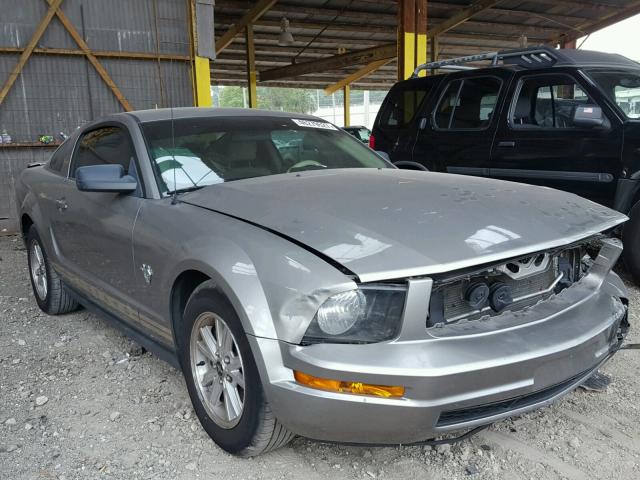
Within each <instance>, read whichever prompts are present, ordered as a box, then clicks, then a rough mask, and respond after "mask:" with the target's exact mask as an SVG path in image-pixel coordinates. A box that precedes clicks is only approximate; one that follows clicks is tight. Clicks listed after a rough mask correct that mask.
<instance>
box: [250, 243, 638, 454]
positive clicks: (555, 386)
mask: <svg viewBox="0 0 640 480" xmlns="http://www.w3.org/2000/svg"><path fill="white" fill-rule="evenodd" d="M603 251H604V255H605V257H606V255H607V250H606V249H603ZM609 253H610V255H609V257H608V258H601V259H599V262H600V265H598V264H596V265H594V268H593V269H592V271H591V273H590V274H589V275H587V276H586V277H585V278H584V279H583V280H581V281H580V282H579V283H577V284H575V285H573V286H572V287H571V288H569V289H566V290H564V291H563V292H562V293H560V294H559V295H556V296H555V297H553V298H552V299H549V300H547V301H545V302H542V303H540V304H538V305H536V306H535V307H532V308H530V309H528V310H525V311H521V312H516V313H505V314H503V315H500V316H497V317H493V318H491V319H489V320H482V321H475V322H467V324H465V325H460V324H458V325H451V326H445V327H443V328H439V329H435V330H434V329H429V330H427V329H426V327H425V319H424V316H421V317H418V318H413V319H412V318H408V317H407V315H408V314H409V315H412V311H413V310H412V309H411V308H409V305H408V307H407V310H406V312H407V313H406V314H405V319H404V324H403V331H405V330H406V329H413V331H414V333H415V331H416V324H421V325H422V326H423V330H424V331H425V332H427V334H426V335H424V338H420V339H418V340H415V339H409V338H407V335H403V334H402V333H401V335H400V337H399V338H398V339H397V340H395V341H391V342H385V343H378V344H369V345H337V344H318V345H312V346H305V347H302V346H296V345H291V344H287V343H285V342H279V341H277V340H270V339H262V338H256V337H252V338H251V339H250V341H251V342H252V344H253V345H252V346H253V348H254V351H256V349H258V350H259V351H260V354H261V355H260V357H261V361H259V362H258V363H259V368H260V370H261V372H260V373H261V376H262V379H263V384H264V388H265V392H266V395H267V399H268V400H269V402H270V404H271V407H272V409H273V411H274V413H275V415H276V416H277V417H278V419H279V420H280V421H281V422H282V423H283V424H284V425H285V426H286V427H287V428H289V429H290V430H291V431H293V432H295V433H297V434H300V435H303V436H306V437H310V438H314V439H317V440H327V441H339V442H349V443H371V444H395V443H404V444H407V443H414V442H419V441H422V440H426V439H429V438H433V437H434V436H436V435H438V434H440V433H443V432H447V431H451V430H458V429H465V428H469V427H475V426H478V425H481V424H486V423H491V422H494V421H496V420H500V419H502V418H505V417H508V416H511V415H514V414H519V413H522V412H526V411H529V410H533V409H535V408H539V407H541V406H544V405H547V404H549V403H551V402H552V401H554V400H555V399H557V398H559V397H560V396H562V395H564V394H566V393H567V392H569V391H571V390H572V389H574V388H575V387H576V386H578V385H579V384H580V383H582V382H583V381H584V380H585V379H586V378H588V377H589V375H591V374H592V373H593V372H594V371H595V370H596V369H597V368H598V367H599V366H601V365H602V364H603V363H604V362H605V361H606V360H607V359H608V358H610V356H611V355H612V354H613V353H615V351H617V349H618V348H619V347H620V344H621V342H622V337H623V336H624V333H625V332H626V325H627V324H626V322H627V306H626V292H625V289H624V286H623V284H622V282H621V281H620V279H619V278H618V276H617V275H615V274H614V273H610V272H609V268H607V266H606V265H605V264H607V263H612V262H615V258H617V255H615V252H612V251H610V252H609ZM618 254H619V252H618ZM614 257H615V258H614ZM609 267H610V266H609ZM410 290H411V287H410ZM408 301H409V300H408ZM507 325H508V326H507ZM414 337H415V335H414ZM293 370H300V371H302V372H305V373H309V374H311V375H315V376H317V377H324V378H331V379H339V380H345V381H354V382H365V383H371V384H378V385H402V386H404V387H405V396H404V397H403V398H401V399H384V398H377V397H370V396H360V395H351V394H343V393H332V392H326V391H321V390H316V389H312V388H308V387H305V386H302V385H300V384H298V383H296V382H295V380H294V379H293V373H292V371H293Z"/></svg>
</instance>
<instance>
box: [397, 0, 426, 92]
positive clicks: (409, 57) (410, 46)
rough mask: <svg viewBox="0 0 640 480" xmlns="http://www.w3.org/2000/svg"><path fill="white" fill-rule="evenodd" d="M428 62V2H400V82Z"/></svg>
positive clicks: (424, 0)
mask: <svg viewBox="0 0 640 480" xmlns="http://www.w3.org/2000/svg"><path fill="white" fill-rule="evenodd" d="M426 61H427V0H398V80H405V79H407V78H409V77H410V76H411V75H412V74H413V71H414V70H415V68H416V67H417V66H418V65H420V64H422V63H425V62H426ZM421 75H424V73H421Z"/></svg>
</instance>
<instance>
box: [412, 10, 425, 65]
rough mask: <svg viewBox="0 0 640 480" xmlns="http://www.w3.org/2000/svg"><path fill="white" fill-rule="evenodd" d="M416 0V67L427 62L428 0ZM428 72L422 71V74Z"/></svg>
mask: <svg viewBox="0 0 640 480" xmlns="http://www.w3.org/2000/svg"><path fill="white" fill-rule="evenodd" d="M415 1H416V65H415V66H416V67H417V66H418V65H422V64H423V63H427V0H415ZM426 74H427V72H426V71H425V70H421V71H420V74H419V75H420V76H421V77H424V76H425V75H426Z"/></svg>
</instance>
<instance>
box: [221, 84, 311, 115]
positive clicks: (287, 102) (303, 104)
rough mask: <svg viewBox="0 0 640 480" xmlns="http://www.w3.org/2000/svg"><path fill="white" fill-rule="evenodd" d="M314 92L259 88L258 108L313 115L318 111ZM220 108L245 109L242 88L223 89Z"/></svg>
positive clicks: (294, 89)
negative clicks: (312, 113)
mask: <svg viewBox="0 0 640 480" xmlns="http://www.w3.org/2000/svg"><path fill="white" fill-rule="evenodd" d="M313 92H314V91H313V90H305V89H302V88H275V87H259V88H258V108H262V109H264V110H277V111H282V112H296V113H311V112H313V111H314V110H315V109H316V102H315V97H314V95H313ZM244 95H247V94H246V93H245V94H244ZM220 106H221V107H244V96H243V92H242V87H223V88H221V89H220Z"/></svg>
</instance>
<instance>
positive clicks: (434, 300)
mask: <svg viewBox="0 0 640 480" xmlns="http://www.w3.org/2000/svg"><path fill="white" fill-rule="evenodd" d="M603 249H604V251H603ZM621 250H622V247H621V245H620V242H619V241H617V240H615V239H612V238H608V237H606V236H604V235H597V236H593V237H591V238H588V239H586V240H584V241H581V242H578V243H575V244H572V245H568V246H565V247H562V248H556V249H553V250H548V251H544V252H537V253H534V254H530V255H526V256H523V257H518V258H514V259H510V260H508V261H506V262H504V263H499V264H493V265H489V266H483V267H481V268H474V269H468V270H466V271H463V272H456V273H455V274H450V275H443V276H440V277H437V278H434V283H433V288H432V294H431V302H430V306H429V316H428V320H427V327H428V328H441V327H443V326H446V325H450V324H454V323H458V322H468V321H476V320H487V319H490V318H492V317H497V316H501V315H504V314H513V313H517V312H521V311H526V310H528V309H531V308H533V307H535V306H536V305H537V304H539V303H540V302H544V301H547V300H549V299H551V298H552V297H554V296H555V295H558V294H560V293H561V292H563V291H564V290H565V289H568V288H571V287H572V286H574V285H575V284H577V283H579V282H580V281H581V280H582V279H584V278H585V277H586V276H587V275H589V273H590V272H591V270H592V268H593V267H594V265H595V264H596V263H597V262H598V261H599V262H600V265H599V267H600V269H601V270H602V269H604V270H605V271H604V272H601V273H607V272H608V271H609V270H610V269H611V267H612V266H613V263H612V261H611V260H612V259H611V256H612V255H613V256H615V258H617V257H618V256H619V254H620V251H621ZM601 253H603V254H604V256H603V257H602V258H600V259H599V257H600V255H601ZM614 262H615V261H614ZM600 277H602V275H600ZM619 303H620V305H621V308H625V309H626V303H627V300H626V298H621V299H620V302H619ZM625 317H626V316H625ZM624 323H626V321H625V322H624ZM621 327H623V330H624V332H621V334H622V335H623V334H624V333H626V329H627V328H628V324H627V326H621Z"/></svg>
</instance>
